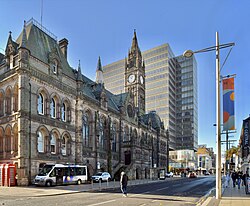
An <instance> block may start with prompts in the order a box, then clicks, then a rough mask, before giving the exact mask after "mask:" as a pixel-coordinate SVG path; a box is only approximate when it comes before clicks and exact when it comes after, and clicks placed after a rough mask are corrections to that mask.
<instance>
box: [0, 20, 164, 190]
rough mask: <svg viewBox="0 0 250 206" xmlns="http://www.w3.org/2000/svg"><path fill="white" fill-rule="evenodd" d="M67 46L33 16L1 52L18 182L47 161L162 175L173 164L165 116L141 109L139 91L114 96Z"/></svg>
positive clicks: (6, 152) (0, 119) (5, 126)
mask: <svg viewBox="0 0 250 206" xmlns="http://www.w3.org/2000/svg"><path fill="white" fill-rule="evenodd" d="M67 45H68V40H66V39H63V40H61V41H59V42H57V40H56V39H55V37H54V36H52V35H51V34H50V33H48V32H47V31H46V29H45V28H44V27H42V26H41V25H39V24H38V23H37V22H36V21H35V20H33V19H32V20H31V21H29V22H28V23H27V25H26V23H25V24H24V28H23V31H22V33H21V34H20V36H19V37H18V38H17V40H16V41H13V40H12V35H11V33H10V34H9V38H8V42H7V44H6V50H5V54H1V53H0V163H12V164H15V165H16V168H17V174H18V185H28V184H30V183H31V181H32V179H33V178H34V176H35V175H36V174H37V173H38V171H39V168H41V167H42V166H43V165H44V164H46V163H63V164H67V163H70V164H84V165H87V166H88V171H89V175H92V174H93V173H95V172H97V171H99V170H102V171H108V172H110V173H111V175H112V176H113V177H118V176H119V174H120V172H121V171H122V170H125V171H126V172H127V173H128V175H129V176H130V178H132V179H139V178H149V177H153V176H154V175H156V176H157V174H158V173H157V171H158V169H162V168H166V162H167V134H166V130H165V129H164V125H163V123H162V121H161V119H160V118H159V116H158V115H157V114H156V113H155V112H150V113H149V114H145V113H141V111H145V108H143V109H142V110H141V111H140V112H139V109H138V107H137V106H136V105H135V102H134V100H135V99H136V98H135V97H134V94H133V93H132V92H129V91H128V92H127V93H122V94H119V95H114V94H112V93H111V92H109V91H108V90H106V89H105V87H104V83H103V82H101V81H100V79H97V80H96V82H94V81H91V80H90V79H88V78H87V77H86V76H83V75H82V74H81V67H80V63H79V66H78V69H77V70H76V69H73V68H71V67H70V66H69V64H68V62H67ZM97 72H98V76H99V77H98V78H100V74H101V73H100V72H102V68H101V62H100V59H99V61H98V68H97ZM141 84H143V82H141ZM143 88H145V86H144V87H143ZM139 95H140V94H139ZM142 105H145V104H144V103H143V104H142Z"/></svg>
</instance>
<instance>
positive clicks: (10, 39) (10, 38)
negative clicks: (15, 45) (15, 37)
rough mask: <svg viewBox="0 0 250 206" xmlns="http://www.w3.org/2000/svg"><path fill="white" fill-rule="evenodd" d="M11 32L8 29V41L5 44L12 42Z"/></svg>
mask: <svg viewBox="0 0 250 206" xmlns="http://www.w3.org/2000/svg"><path fill="white" fill-rule="evenodd" d="M11 34H12V32H11V31H9V37H8V42H7V45H8V44H12V36H11Z"/></svg>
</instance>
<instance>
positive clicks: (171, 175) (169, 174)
mask: <svg viewBox="0 0 250 206" xmlns="http://www.w3.org/2000/svg"><path fill="white" fill-rule="evenodd" d="M173 176H174V174H173V172H166V174H165V177H173Z"/></svg>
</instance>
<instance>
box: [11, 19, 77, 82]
mask: <svg viewBox="0 0 250 206" xmlns="http://www.w3.org/2000/svg"><path fill="white" fill-rule="evenodd" d="M26 35H27V43H26V48H27V49H29V50H30V52H31V55H32V56H35V57H36V58H38V59H40V60H41V61H43V62H45V63H47V64H48V63H49V62H48V61H49V58H48V56H49V54H50V52H52V51H53V50H54V49H56V51H57V53H58V55H59V58H60V62H61V65H62V68H63V69H62V72H63V73H64V74H65V75H67V76H69V77H71V78H74V79H75V76H74V73H73V71H72V68H71V67H70V66H69V64H68V62H67V60H66V59H65V57H64V55H63V53H62V52H61V49H60V48H59V45H58V43H57V41H56V40H55V39H54V38H52V37H50V36H49V35H48V34H46V33H45V32H44V31H42V30H41V29H40V28H38V27H37V26H36V25H34V24H33V23H32V21H31V22H30V23H28V25H27V26H26ZM22 36H23V31H22V32H21V34H20V35H19V37H18V38H17V40H16V42H17V43H18V44H19V45H21V43H22Z"/></svg>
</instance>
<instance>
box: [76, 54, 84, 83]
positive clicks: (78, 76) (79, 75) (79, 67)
mask: <svg viewBox="0 0 250 206" xmlns="http://www.w3.org/2000/svg"><path fill="white" fill-rule="evenodd" d="M77 80H78V81H83V79H82V72H81V62H80V59H79V63H78V70H77Z"/></svg>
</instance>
